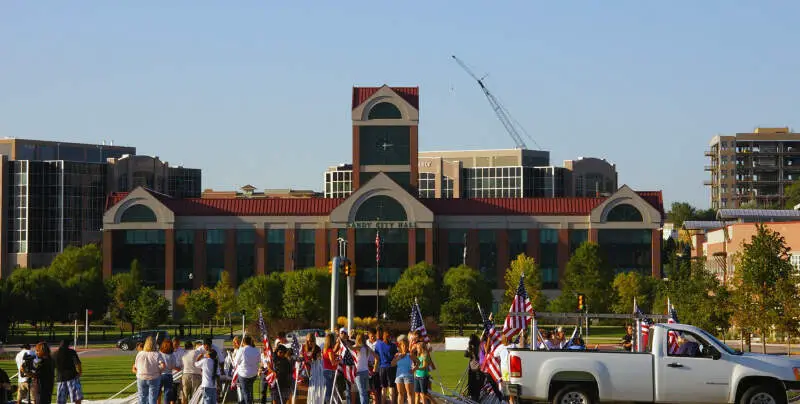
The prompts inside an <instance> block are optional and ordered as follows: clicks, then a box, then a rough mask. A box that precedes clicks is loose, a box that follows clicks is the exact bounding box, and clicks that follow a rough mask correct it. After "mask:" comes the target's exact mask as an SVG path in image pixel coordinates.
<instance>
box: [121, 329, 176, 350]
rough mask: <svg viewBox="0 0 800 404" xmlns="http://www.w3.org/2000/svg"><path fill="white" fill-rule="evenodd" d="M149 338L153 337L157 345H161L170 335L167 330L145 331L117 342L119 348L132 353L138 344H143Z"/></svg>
mask: <svg viewBox="0 0 800 404" xmlns="http://www.w3.org/2000/svg"><path fill="white" fill-rule="evenodd" d="M147 337H153V338H155V339H156V343H157V344H158V345H161V342H163V341H164V340H165V339H168V338H169V333H167V331H165V330H145V331H139V332H137V333H135V334H133V335H131V336H128V337H125V338H123V339H121V340H119V341H117V348H119V349H121V350H123V351H132V350H134V349H136V344H138V343H140V342H142V343H144V340H146V339H147Z"/></svg>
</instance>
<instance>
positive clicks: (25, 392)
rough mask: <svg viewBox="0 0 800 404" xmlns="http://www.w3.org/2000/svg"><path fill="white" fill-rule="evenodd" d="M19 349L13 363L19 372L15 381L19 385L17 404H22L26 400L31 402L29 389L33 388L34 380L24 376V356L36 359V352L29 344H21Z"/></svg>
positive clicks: (31, 395) (31, 396)
mask: <svg viewBox="0 0 800 404" xmlns="http://www.w3.org/2000/svg"><path fill="white" fill-rule="evenodd" d="M20 348H22V349H20V351H19V352H18V353H17V356H16V357H15V358H14V360H15V362H16V363H17V372H19V378H18V379H17V381H18V384H19V387H18V388H17V404H22V400H23V399H28V402H31V401H33V394H32V393H31V388H32V387H33V386H32V385H33V382H34V380H33V379H32V378H31V377H30V376H28V375H25V373H26V372H27V371H26V370H25V369H23V366H22V365H23V364H24V362H25V356H26V355H27V356H28V357H29V358H30V357H33V358H36V351H34V350H33V349H31V345H30V344H22V346H21V347H20ZM23 376H24V377H23Z"/></svg>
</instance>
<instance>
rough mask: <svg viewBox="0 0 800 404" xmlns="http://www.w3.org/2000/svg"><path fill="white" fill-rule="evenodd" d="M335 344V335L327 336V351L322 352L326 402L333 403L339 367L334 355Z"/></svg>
mask: <svg viewBox="0 0 800 404" xmlns="http://www.w3.org/2000/svg"><path fill="white" fill-rule="evenodd" d="M334 348H335V342H334V336H333V334H327V335H325V349H323V350H322V374H323V377H324V378H325V402H326V403H328V402H330V401H331V395H333V389H334V385H333V379H334V376H335V375H336V368H337V367H338V366H339V360H338V357H337V355H336V354H335V353H334Z"/></svg>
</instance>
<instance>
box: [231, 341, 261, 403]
mask: <svg viewBox="0 0 800 404" xmlns="http://www.w3.org/2000/svg"><path fill="white" fill-rule="evenodd" d="M234 356H235V358H236V359H234V360H235V362H234V364H233V368H234V369H236V374H237V375H238V377H237V382H238V390H239V392H238V393H239V404H253V403H254V401H253V382H255V381H256V376H258V367H259V365H260V363H261V354H260V353H259V352H258V349H257V348H256V347H255V344H254V343H253V337H251V336H249V335H248V336H246V337H244V341H243V343H242V344H241V345H240V346H239V349H238V350H237V351H236V353H235V354H234Z"/></svg>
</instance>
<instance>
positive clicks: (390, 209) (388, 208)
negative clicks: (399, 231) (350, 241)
mask: <svg viewBox="0 0 800 404" xmlns="http://www.w3.org/2000/svg"><path fill="white" fill-rule="evenodd" d="M406 217H407V216H406V210H405V208H403V205H401V204H400V202H397V201H396V200H395V199H394V198H392V197H390V196H386V195H375V196H373V197H372V198H369V199H367V200H366V201H364V203H362V204H361V206H359V207H358V211H357V212H356V221H357V222H371V221H384V222H405V221H406Z"/></svg>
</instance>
